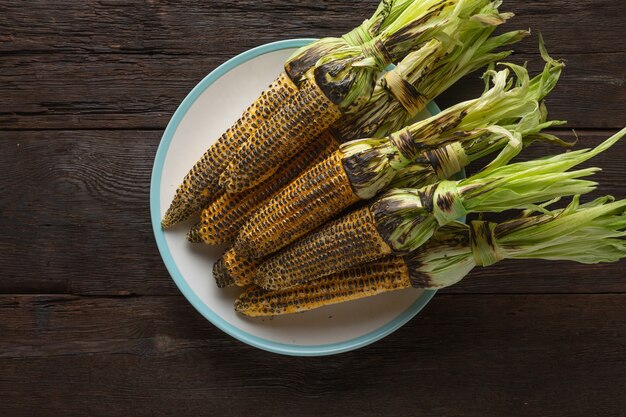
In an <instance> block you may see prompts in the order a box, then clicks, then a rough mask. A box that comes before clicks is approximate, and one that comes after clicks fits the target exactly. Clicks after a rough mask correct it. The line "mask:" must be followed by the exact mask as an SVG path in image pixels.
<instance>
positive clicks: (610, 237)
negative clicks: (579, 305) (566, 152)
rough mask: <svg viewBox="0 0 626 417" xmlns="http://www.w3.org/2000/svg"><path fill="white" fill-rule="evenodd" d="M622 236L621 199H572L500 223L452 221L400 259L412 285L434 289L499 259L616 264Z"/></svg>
mask: <svg viewBox="0 0 626 417" xmlns="http://www.w3.org/2000/svg"><path fill="white" fill-rule="evenodd" d="M625 236H626V200H620V201H614V199H613V197H610V196H607V197H602V198H598V199H596V200H594V201H592V202H590V203H587V204H580V203H579V196H575V197H574V198H573V199H572V202H571V203H570V204H569V205H568V206H567V207H566V208H564V209H556V210H551V211H550V210H546V208H545V207H538V208H537V209H536V210H535V209H531V210H527V211H526V212H525V213H524V214H523V215H522V216H521V217H519V218H517V219H512V220H509V221H505V222H502V223H490V222H484V221H474V222H472V223H471V224H469V225H466V224H463V223H455V224H454V225H451V226H450V227H447V228H446V229H445V230H444V231H442V232H441V233H439V232H438V233H437V234H436V235H435V237H434V238H433V239H432V240H431V241H430V242H428V243H427V244H426V245H424V246H423V247H422V248H420V249H418V250H417V251H415V252H414V253H411V254H409V255H406V256H405V257H404V259H405V262H406V264H407V265H408V266H409V270H410V273H411V278H412V279H411V281H412V284H413V286H416V287H421V288H433V289H437V288H443V287H447V286H449V285H452V284H454V283H456V282H458V281H460V280H461V279H462V278H463V277H465V276H466V275H467V274H468V273H469V272H470V271H471V270H472V269H473V268H474V267H475V266H489V265H492V264H494V263H496V262H498V261H500V260H502V259H546V260H560V261H574V262H579V263H584V264H596V263H601V262H617V261H619V260H620V259H622V258H624V257H626V240H625V239H624V237H625Z"/></svg>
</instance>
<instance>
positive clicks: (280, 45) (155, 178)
mask: <svg viewBox="0 0 626 417" xmlns="http://www.w3.org/2000/svg"><path fill="white" fill-rule="evenodd" d="M314 40H315V39H314V38H297V39H287V40H282V41H277V42H271V43H267V44H264V45H260V46H257V47H255V48H252V49H249V50H247V51H245V52H242V53H241V54H239V55H237V56H235V57H233V58H231V59H229V60H228V61H226V62H224V63H223V64H221V65H220V66H218V67H217V68H215V69H214V70H213V71H211V72H210V73H209V74H208V75H207V76H206V77H204V78H203V79H202V81H200V82H199V83H198V84H197V85H196V86H195V87H194V88H193V89H192V90H191V91H190V92H189V94H187V96H186V97H185V99H184V100H183V101H182V102H181V104H180V105H179V106H178V108H177V109H176V111H175V112H174V115H173V116H172V118H171V119H170V121H169V123H168V125H167V127H166V129H165V131H164V133H163V136H162V137H161V142H160V143H159V147H158V148H157V152H156V156H155V159H154V164H153V167H152V177H151V180H150V217H151V220H152V229H153V231H154V236H155V239H156V243H157V247H158V249H159V252H160V253H161V258H162V259H163V262H164V263H165V266H166V268H167V270H168V272H169V273H170V275H171V277H172V279H173V280H174V282H175V284H176V286H177V287H178V289H179V290H180V292H181V293H182V294H183V295H184V296H185V298H187V300H188V301H189V302H190V303H191V305H193V307H194V308H195V309H196V310H197V311H198V312H199V313H200V314H202V316H204V317H205V318H206V319H207V320H209V321H210V322H211V323H213V325H215V326H216V327H217V328H219V329H220V330H222V331H223V332H225V333H227V334H228V335H230V336H232V337H234V338H235V339H238V340H240V341H242V342H244V343H246V344H248V345H250V346H254V347H256V348H259V349H262V350H266V351H269V352H273V353H278V354H282V355H290V356H325V355H334V354H338V353H343V352H348V351H351V350H355V349H359V348H361V347H364V346H367V345H369V344H371V343H374V342H376V341H378V340H380V339H382V338H384V337H386V336H388V335H389V334H391V333H393V332H394V331H396V330H397V329H399V328H400V327H402V326H403V325H404V324H406V323H407V322H408V321H409V320H411V319H412V318H413V317H415V316H416V315H417V314H418V313H419V312H420V311H421V310H422V309H423V308H424V306H426V304H428V302H429V301H430V300H431V299H432V298H433V296H434V295H435V293H436V292H437V291H436V290H425V291H424V292H423V293H422V295H421V296H420V297H419V298H418V299H417V300H415V302H413V303H412V304H411V305H410V306H409V307H407V308H406V309H405V310H404V311H403V312H402V313H400V314H399V315H398V316H396V317H395V318H394V319H393V320H391V321H389V322H388V323H386V324H385V325H383V326H381V327H379V328H378V329H376V330H373V331H371V332H369V333H366V334H364V335H362V336H359V337H356V338H354V339H350V340H346V341H342V342H337V343H329V344H323V345H290V344H286V343H279V342H274V341H272V340H268V339H264V338H261V337H258V336H254V335H252V334H250V333H248V332H246V331H243V330H241V329H239V328H238V327H236V326H234V325H232V324H231V323H229V322H227V321H226V320H224V319H223V318H221V317H220V316H219V315H217V313H215V312H214V311H213V310H211V308H210V307H209V306H208V305H206V304H205V303H204V302H203V301H202V300H201V299H200V297H198V295H197V294H196V293H195V292H194V291H193V290H192V289H191V287H190V286H189V284H188V283H187V281H186V280H185V278H184V277H183V275H182V273H181V272H180V270H179V269H178V266H177V265H176V262H175V261H174V258H173V257H172V254H171V252H170V249H169V246H168V244H167V241H166V240H165V233H164V231H163V230H162V229H161V225H160V223H161V210H160V201H161V176H162V173H163V165H164V163H165V157H166V155H167V151H168V149H169V146H170V143H171V141H172V138H173V136H174V132H176V129H177V128H178V126H179V124H180V122H181V121H182V119H183V117H184V116H185V114H186V113H187V111H188V110H189V108H190V107H191V106H192V105H193V103H194V102H195V101H196V99H197V98H198V97H199V96H200V95H201V94H202V93H203V92H204V90H206V89H207V88H208V87H209V86H210V85H211V84H213V83H214V82H215V81H216V80H217V79H219V78H220V77H222V76H223V75H224V74H226V73H227V72H229V71H230V70H232V69H233V68H235V67H237V66H239V65H241V64H243V63H244V62H246V61H249V60H250V59H253V58H256V57H257V56H260V55H263V54H266V53H269V52H275V51H279V50H282V49H289V48H299V47H302V46H304V45H306V44H308V43H310V42H312V41H314ZM427 107H428V110H429V111H430V113H431V114H436V113H439V112H440V111H441V110H440V109H439V107H437V105H436V104H435V103H434V102H432V101H431V102H430V103H428V106H427Z"/></svg>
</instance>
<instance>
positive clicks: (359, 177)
mask: <svg viewBox="0 0 626 417" xmlns="http://www.w3.org/2000/svg"><path fill="white" fill-rule="evenodd" d="M382 156H383V155H381V153H380V151H379V150H377V149H375V148H372V149H367V150H365V151H362V152H358V153H356V154H354V155H350V156H344V157H343V158H342V159H341V164H342V166H343V169H344V171H345V173H346V175H347V176H348V179H349V180H350V186H351V187H352V190H353V191H355V190H358V189H360V188H361V187H362V186H366V185H368V184H370V183H371V182H372V180H374V179H375V178H376V176H377V175H378V173H377V172H376V170H374V169H370V167H371V166H372V165H374V166H375V165H378V160H380V158H381V157H382Z"/></svg>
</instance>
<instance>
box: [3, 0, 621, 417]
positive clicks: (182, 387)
mask: <svg viewBox="0 0 626 417" xmlns="http://www.w3.org/2000/svg"><path fill="white" fill-rule="evenodd" d="M505 4H506V7H503V9H509V10H512V11H514V12H516V13H517V14H518V16H517V17H516V18H515V19H514V20H513V21H512V22H511V23H510V24H508V25H507V26H509V27H511V28H527V27H531V28H532V29H533V31H535V32H536V31H541V32H542V33H543V35H544V37H545V39H546V42H547V44H548V47H549V49H550V51H551V52H552V53H553V55H554V56H556V57H558V58H562V59H564V60H566V63H567V68H566V71H565V73H564V74H563V77H562V81H561V83H560V84H559V86H558V87H557V89H556V90H555V91H554V93H553V94H552V95H551V98H550V99H549V100H548V106H549V108H550V112H551V115H552V116H553V117H555V118H562V119H567V120H568V121H569V124H568V128H575V129H576V131H577V132H578V135H579V137H580V142H581V146H582V144H584V145H591V144H595V143H598V142H599V141H600V140H602V139H603V138H605V137H607V136H609V135H610V134H611V133H613V132H615V131H616V130H617V129H619V128H621V127H622V126H624V125H625V124H626V118H625V117H624V106H625V105H626V87H625V86H624V84H625V82H626V69H625V68H626V30H625V29H624V25H623V17H624V16H625V15H626V6H625V3H623V2H621V1H618V0H581V1H578V2H571V1H569V2H568V1H562V0H553V1H548V0H544V1H521V0H506V1H505ZM374 7H375V2H374V1H373V0H367V1H340V0H327V1H318V2H313V1H307V2H304V1H303V2H293V1H287V0H270V1H265V2H256V1H251V0H246V1H237V2H230V1H202V2H199V1H189V2H166V1H161V0H155V1H147V2H140V1H132V2H128V1H114V0H112V1H97V2H96V1H91V0H87V1H85V2H70V1H62V0H57V1H48V2H43V1H32V0H30V1H22V2H8V1H0V415H2V416H33V415H37V416H40V415H41V416H48V415H49V416H59V415H63V416H84V415H90V416H100V415H102V416H116V415H124V416H126V415H149V416H156V415H179V414H180V415H188V414H192V413H193V414H195V415H219V416H240V415H241V416H243V415H246V416H250V415H253V416H263V415H267V416H282V415H296V416H305V415H311V416H334V415H372V416H379V415H395V416H405V415H406V416H409V415H420V416H496V415H502V416H620V415H626V411H624V410H625V408H624V404H626V390H625V389H624V387H626V272H624V271H625V267H626V263H625V262H621V263H618V264H614V265H602V266H580V265H576V264H572V263H550V262H525V261H516V262H512V261H505V262H502V263H501V264H499V265H496V266H494V267H492V268H486V269H484V270H478V271H476V272H474V273H472V274H471V275H470V276H469V277H468V278H467V279H466V280H464V281H463V282H462V283H460V284H458V285H456V286H454V287H451V288H450V289H448V290H446V291H442V292H441V293H440V294H438V295H436V296H435V298H434V299H433V301H432V302H431V303H430V304H429V305H428V306H427V307H426V308H425V309H424V310H423V312H422V313H420V315H419V316H417V317H416V318H415V319H413V320H412V321H411V322H409V324H407V325H406V326H405V327H403V328H402V329H400V330H398V331H397V332H395V333H394V334H392V335H391V336H389V337H387V338H386V339H384V340H382V341H379V342H377V343H375V344H374V345H371V346H369V347H366V348H363V349H361V350H359V351H356V352H350V353H346V354H342V355H338V356H333V357H323V358H292V357H282V356H279V355H275V354H270V353H266V352H263V351H260V350H257V349H255V348H251V347H249V346H247V345H245V344H243V343H241V342H239V341H237V340H234V339H232V338H231V337H229V336H227V335H226V334H224V333H222V332H221V331H220V330H218V329H216V328H215V327H214V326H212V325H211V324H210V323H208V322H207V321H206V320H204V319H203V318H202V317H201V316H200V315H199V314H198V313H197V312H196V311H195V310H194V309H193V307H191V306H190V305H189V304H188V302H187V301H186V300H185V299H184V297H182V295H181V294H180V293H179V291H178V290H177V288H176V287H175V285H174V284H173V282H172V280H171V278H170V277H169V275H168V273H167V271H166V269H165V267H164V266H163V263H162V261H161V258H160V256H159V253H158V251H157V249H156V245H155V244H154V239H153V235H152V231H151V225H150V220H149V209H148V195H149V178H150V173H151V168H152V161H153V158H154V154H155V152H156V148H157V146H158V143H159V140H160V137H161V135H162V132H163V129H164V127H165V125H166V124H167V122H168V120H169V118H170V117H171V115H172V113H173V111H174V110H175V109H176V107H177V105H178V104H179V103H180V101H181V100H182V99H183V98H184V96H185V95H186V94H187V92H188V91H189V90H190V89H191V88H192V87H193V86H194V85H195V84H196V83H197V82H198V81H199V80H200V79H201V78H202V77H203V76H204V75H206V74H207V73H208V72H210V71H211V70H212V69H214V68H215V67H216V66H217V65H219V64H220V63H221V62H223V61H224V60H226V59H228V58H229V57H232V56H233V55H236V54H237V53H239V52H242V51H243V50H245V49H248V48H250V47H253V46H256V45H259V44H262V43H265V42H269V41H275V40H279V39H284V38H290V37H314V36H322V35H336V34H340V33H342V32H343V31H346V30H348V29H349V28H351V27H352V26H354V25H356V24H358V23H359V21H360V20H361V19H363V18H364V17H365V16H366V15H367V14H369V13H370V12H371V11H372V10H373V9H374ZM517 50H518V53H517V55H516V56H515V58H514V59H515V60H516V61H517V62H523V61H526V60H528V61H530V62H529V64H530V67H531V68H537V67H538V65H539V64H538V55H537V51H536V38H531V39H529V40H527V41H525V42H523V43H522V44H520V45H519V46H518V47H517ZM479 89H480V84H479V82H478V80H477V79H476V77H475V76H474V77H468V79H466V80H464V81H462V82H461V83H459V85H457V86H455V87H454V88H453V89H452V90H451V91H449V92H447V93H446V94H444V95H443V96H442V97H441V98H440V99H439V100H438V102H439V104H440V105H442V106H445V105H449V104H451V103H453V102H454V101H455V100H458V99H459V98H467V97H471V96H472V95H473V94H475V93H476V92H477V91H479ZM559 133H561V134H562V135H563V136H564V137H568V138H571V137H572V135H571V133H570V132H569V131H560V132H559ZM543 150H544V149H542V148H536V149H535V150H533V151H531V152H530V153H529V155H533V154H539V153H540V152H541V151H543ZM533 152H534V153H533ZM596 162H597V163H599V164H601V165H602V166H603V167H604V171H603V172H601V173H600V174H599V175H598V176H597V177H598V179H599V180H600V181H601V183H602V186H601V189H600V190H598V191H597V192H596V193H595V195H601V194H607V193H611V194H613V195H616V196H618V197H621V198H626V193H625V191H624V190H625V185H626V142H623V143H620V144H618V145H617V146H615V148H614V150H612V151H611V152H608V153H607V154H605V155H602V156H600V157H599V158H598V159H597V160H596Z"/></svg>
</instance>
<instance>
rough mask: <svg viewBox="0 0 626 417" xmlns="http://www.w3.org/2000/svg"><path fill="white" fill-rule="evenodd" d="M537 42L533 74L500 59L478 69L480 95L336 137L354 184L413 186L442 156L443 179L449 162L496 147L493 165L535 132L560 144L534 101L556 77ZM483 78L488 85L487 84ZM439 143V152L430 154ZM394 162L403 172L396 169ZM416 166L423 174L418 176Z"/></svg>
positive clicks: (367, 193)
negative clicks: (384, 133) (538, 62)
mask: <svg viewBox="0 0 626 417" xmlns="http://www.w3.org/2000/svg"><path fill="white" fill-rule="evenodd" d="M541 50H542V55H543V57H544V59H545V60H546V65H545V67H544V70H543V72H542V73H541V74H539V75H537V76H536V77H534V78H533V79H530V77H529V75H528V71H527V70H526V69H525V68H523V67H520V66H517V65H513V64H503V65H504V66H505V68H504V69H503V70H500V71H497V72H496V71H495V70H493V69H489V70H487V71H486V72H485V74H484V76H483V77H484V79H485V82H486V89H485V91H484V92H483V94H482V95H481V96H480V97H478V98H476V99H473V100H469V101H466V102H463V103H460V104H457V105H455V106H453V107H451V108H449V109H447V110H445V111H443V112H442V113H440V114H438V115H435V116H432V117H430V118H428V119H426V120H424V121H420V122H417V123H415V124H413V125H411V126H408V127H407V128H405V129H402V130H400V131H398V132H395V133H393V134H391V135H390V136H388V137H386V138H382V139H375V138H368V139H359V140H355V141H352V142H348V143H345V144H343V145H342V146H341V147H340V149H341V151H342V152H343V154H344V158H343V163H344V167H345V168H346V173H347V174H348V176H349V177H350V180H351V185H352V187H353V188H354V189H355V192H356V193H357V194H358V195H359V197H361V198H363V199H367V198H372V197H373V196H374V195H376V194H377V193H378V192H379V191H381V190H382V189H384V188H386V187H388V186H389V185H390V184H391V185H393V186H396V187H403V186H404V187H406V186H411V187H419V186H420V185H423V184H428V183H432V182H433V179H434V180H437V177H436V176H435V172H434V171H433V169H432V165H433V163H435V165H436V164H439V165H442V164H443V166H440V167H439V168H440V169H439V170H440V171H441V173H443V174H444V175H443V176H439V178H440V179H443V178H447V177H449V174H450V173H451V172H452V173H453V172H455V171H454V170H455V169H457V171H458V170H460V169H461V168H462V167H463V166H465V165H467V164H468V163H469V162H471V161H473V160H476V159H478V158H480V157H482V156H485V155H487V154H489V153H491V152H493V151H495V150H497V149H501V148H504V149H503V150H502V152H501V153H500V154H499V155H498V156H497V157H496V158H495V160H494V161H493V162H492V164H491V166H501V165H503V164H505V163H506V162H508V161H509V160H510V159H511V158H513V157H514V156H515V155H517V154H518V153H519V152H520V151H521V150H522V148H523V147H524V146H526V145H528V144H530V143H532V142H533V141H535V140H543V141H549V142H554V143H558V144H560V145H563V146H567V145H568V144H567V143H565V142H563V141H560V140H559V139H558V138H556V137H554V136H553V135H549V134H546V133H542V132H541V131H542V130H543V129H545V128H547V127H550V126H555V125H559V124H562V123H564V122H562V121H547V110H546V108H545V106H544V105H543V103H542V100H543V98H544V97H545V96H546V95H547V94H548V93H549V92H550V91H551V90H552V89H553V88H554V86H555V85H556V82H557V80H558V78H559V76H560V73H561V70H562V68H563V64H562V63H560V62H558V61H555V60H553V59H552V58H550V57H549V56H548V55H547V53H545V48H544V47H543V43H541ZM511 73H513V74H511ZM490 84H493V86H491V87H490V88H489V85H490ZM446 145H450V146H448V147H447V148H446V147H445V146H446ZM442 151H444V154H443V155H437V154H438V153H441V152H442ZM429 152H430V156H429ZM433 153H434V154H435V155H434V156H435V159H433V158H432V156H433V155H432V154H433ZM401 170H404V174H403V173H399V171H401ZM418 174H419V175H418ZM424 174H429V175H430V176H431V178H422V176H423V175H424ZM394 178H396V180H395V181H394ZM411 181H414V182H411Z"/></svg>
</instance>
